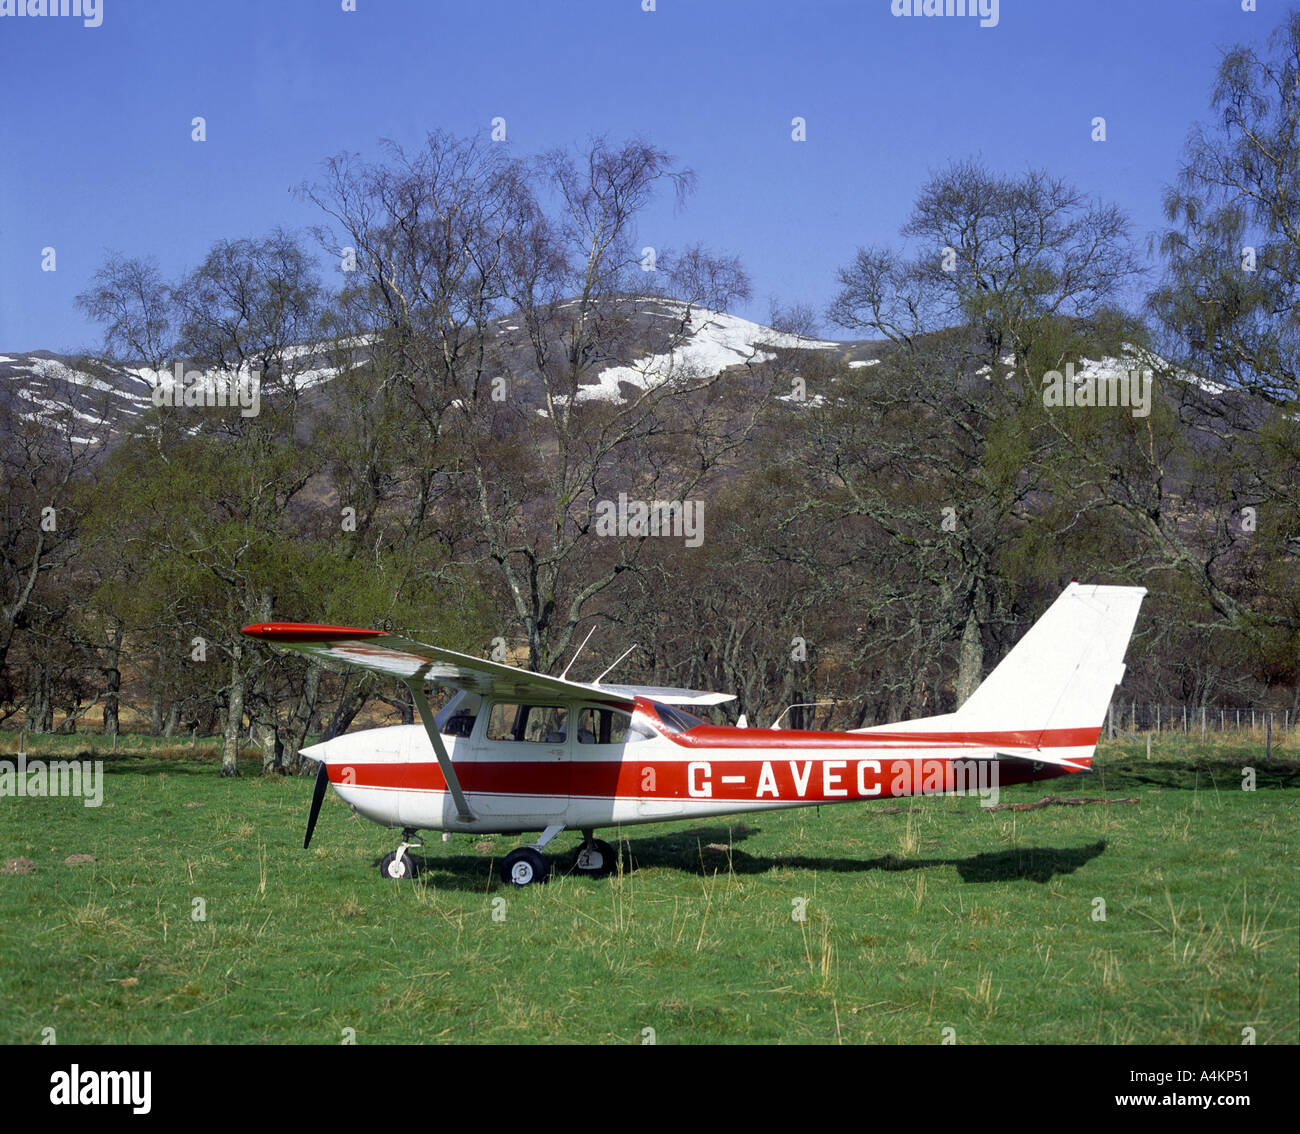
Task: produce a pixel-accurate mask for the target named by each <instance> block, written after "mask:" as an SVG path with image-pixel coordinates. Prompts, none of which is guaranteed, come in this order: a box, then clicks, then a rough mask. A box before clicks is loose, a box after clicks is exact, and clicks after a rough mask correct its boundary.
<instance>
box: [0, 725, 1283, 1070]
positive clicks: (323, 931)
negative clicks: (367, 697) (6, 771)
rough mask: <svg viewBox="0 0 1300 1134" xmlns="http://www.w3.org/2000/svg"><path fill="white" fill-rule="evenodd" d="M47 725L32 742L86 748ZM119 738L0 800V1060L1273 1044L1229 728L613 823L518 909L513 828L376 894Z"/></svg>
mask: <svg viewBox="0 0 1300 1134" xmlns="http://www.w3.org/2000/svg"><path fill="white" fill-rule="evenodd" d="M48 739H49V738H44V737H41V738H31V737H29V738H28V748H29V750H30V749H32V748H33V746H34V744H35V747H36V750H37V751H38V752H45V753H48V754H55V753H57V754H58V755H60V756H69V755H76V754H78V753H79V752H81V751H84V750H87V745H88V744H93V745H95V746H98V745H99V744H100V743H101V739H100V738H87V737H71V738H55V739H54V742H53V743H54V746H53V747H45V745H46V742H47V740H48ZM126 740H127V738H123V741H124V742H125V741H126ZM65 742H66V743H65ZM208 744H209V749H210V750H211V751H214V752H215V746H214V745H212V744H211V743H210V742H208ZM124 746H126V745H124V744H120V746H119V751H122V750H123V747H124ZM8 747H9V749H10V751H12V750H13V746H12V745H10V746H8ZM126 747H127V750H128V751H140V752H141V754H140V755H137V756H131V757H121V758H118V759H114V760H112V761H109V762H108V764H107V768H106V771H107V776H106V785H105V788H104V805H103V806H102V807H100V808H86V807H83V806H82V802H81V800H79V799H58V798H56V799H12V798H6V799H0V859H4V860H8V859H12V858H15V857H17V856H19V855H22V856H25V857H27V858H29V859H31V860H32V861H33V862H34V863H35V864H36V871H35V873H32V874H25V875H3V876H0V972H2V973H3V976H2V977H0V1040H3V1041H4V1042H9V1043H39V1042H40V1041H41V1038H42V1030H43V1029H45V1028H50V1027H53V1028H55V1029H56V1035H57V1040H58V1042H59V1043H61V1044H68V1043H146V1042H149V1043H195V1042H205V1043H259V1042H269V1043H338V1042H340V1041H341V1040H342V1039H343V1038H344V1037H345V1034H346V1033H345V1031H344V1029H349V1028H351V1029H355V1032H356V1040H357V1042H359V1043H383V1042H416V1041H424V1042H437V1041H444V1042H475V1041H480V1042H522V1043H554V1042H598V1043H640V1042H642V1041H643V1038H645V1037H647V1036H648V1033H647V1031H646V1029H653V1030H654V1036H655V1038H656V1040H657V1042H659V1043H681V1042H776V1041H780V1042H792V1043H800V1042H814V1043H824V1042H836V1041H839V1040H842V1041H843V1042H846V1043H862V1042H873V1043H880V1042H885V1043H938V1042H940V1041H941V1040H942V1039H943V1038H944V1036H945V1032H944V1029H945V1028H952V1029H954V1037H955V1039H956V1041H957V1042H958V1043H995V1042H1003V1043H1005V1042H1012V1043H1052V1044H1055V1043H1097V1042H1099V1043H1160V1044H1164V1043H1229V1044H1237V1043H1240V1042H1241V1038H1242V1029H1243V1028H1245V1027H1252V1028H1254V1029H1255V1030H1256V1034H1257V1038H1258V1042H1260V1043H1296V1042H1297V1041H1298V1040H1300V1034H1298V1028H1300V1024H1298V1021H1297V988H1300V971H1298V956H1297V954H1298V947H1297V945H1298V941H1300V932H1298V929H1297V927H1298V926H1300V908H1298V907H1300V894H1298V893H1297V889H1298V888H1297V885H1296V881H1295V879H1296V867H1297V857H1298V856H1300V851H1298V850H1297V846H1298V840H1297V838H1296V835H1297V826H1298V824H1297V818H1298V817H1300V816H1298V812H1297V807H1298V805H1300V774H1298V769H1300V765H1298V764H1297V762H1296V761H1295V758H1294V756H1295V750H1294V741H1292V742H1291V747H1290V748H1289V749H1285V748H1284V749H1279V748H1276V747H1275V754H1276V755H1277V758H1275V760H1274V761H1273V763H1272V765H1266V764H1265V763H1264V761H1263V758H1262V747H1256V746H1254V745H1253V744H1252V743H1251V741H1250V739H1249V738H1244V737H1236V738H1232V739H1230V740H1221V739H1219V738H1211V741H1210V742H1209V743H1208V744H1207V745H1204V746H1203V745H1201V744H1200V743H1199V741H1198V740H1195V739H1184V738H1182V737H1180V736H1175V737H1170V736H1166V737H1162V738H1161V739H1160V741H1159V742H1158V743H1157V745H1156V748H1155V751H1154V753H1153V755H1154V758H1153V759H1152V760H1150V761H1148V760H1146V759H1145V741H1144V740H1143V739H1139V740H1135V741H1127V742H1122V743H1117V744H1112V745H1108V746H1106V748H1105V750H1104V753H1103V756H1102V758H1101V760H1100V761H1099V771H1098V772H1097V773H1096V774H1094V775H1091V776H1075V777H1069V778H1067V779H1058V780H1053V781H1049V782H1046V783H1043V784H1039V785H1033V786H1028V787H1020V788H1010V789H1005V790H1004V792H1003V802H1028V801H1031V800H1034V799H1036V798H1041V797H1042V796H1044V795H1058V796H1070V795H1087V796H1101V795H1105V796H1110V797H1129V796H1132V797H1136V798H1137V800H1138V802H1137V803H1136V804H1113V805H1109V806H1102V805H1083V806H1076V807H1058V806H1050V807H1046V808H1042V809H1039V810H1033V811H1021V812H1017V811H997V812H990V811H988V810H985V809H982V808H980V807H979V805H978V801H977V800H975V799H960V798H952V797H941V798H925V799H913V800H900V801H886V802H884V803H880V804H870V803H868V804H849V805H842V806H837V807H826V808H822V809H821V810H820V812H817V811H814V810H801V811H789V812H769V813H765V814H759V815H757V816H753V817H751V818H749V819H746V820H740V819H737V820H731V821H729V820H725V819H723V820H711V821H705V822H700V823H671V824H658V825H655V826H647V827H635V828H627V829H625V830H624V831H623V836H624V838H626V839H628V840H630V845H631V850H632V853H633V854H634V855H635V859H636V863H637V869H635V870H633V871H631V872H628V873H624V874H622V875H620V876H616V877H613V878H609V879H604V880H593V879H580V878H576V877H567V876H563V875H562V874H558V873H557V874H556V875H553V878H552V881H551V882H550V883H549V884H548V885H546V886H540V887H531V888H529V889H527V890H523V891H516V890H513V889H511V888H508V887H505V886H502V885H501V884H500V883H499V882H498V881H497V878H496V869H495V867H496V864H497V863H498V862H499V861H500V858H501V856H502V855H504V854H505V852H506V851H508V850H509V849H510V848H511V847H513V846H515V845H517V844H518V842H520V841H521V840H519V839H516V838H513V837H507V836H497V837H491V838H477V837H471V836H464V835H458V836H456V837H455V839H454V840H453V841H452V842H451V843H450V844H443V843H442V842H440V841H438V837H437V836H436V835H434V836H432V837H431V839H430V842H429V845H428V847H427V848H426V850H425V852H424V854H423V856H421V854H420V853H419V852H417V853H416V855H415V857H416V862H417V865H418V866H422V868H423V869H422V873H421V876H420V877H419V878H418V879H417V880H415V881H413V882H411V881H408V882H404V883H392V882H386V881H384V880H383V879H381V878H380V876H379V872H378V861H379V859H380V857H381V856H382V855H383V854H384V853H385V852H387V851H389V850H391V849H393V847H394V846H395V845H396V842H397V839H396V838H395V837H394V835H393V833H390V832H387V831H385V830H383V829H382V828H380V827H377V826H375V825H374V824H371V823H368V822H365V821H363V820H358V819H356V818H354V817H352V816H351V815H350V814H349V812H348V811H347V809H346V808H345V807H344V806H343V805H342V804H341V803H340V802H339V801H338V799H337V798H336V797H334V796H333V795H331V796H330V797H329V798H328V800H327V803H326V806H325V808H324V809H323V811H322V815H321V820H320V824H319V826H318V828H317V832H316V837H315V840H314V843H313V846H312V849H311V851H309V852H304V851H303V850H302V849H301V848H302V829H303V826H304V823H305V819H306V812H307V805H308V800H309V798H310V793H311V782H310V780H309V779H292V780H285V779H281V778H278V777H273V778H263V777H262V776H260V775H258V774H256V772H257V768H258V764H257V762H256V761H255V760H250V761H249V762H248V764H247V766H246V772H247V773H248V774H246V775H244V776H243V777H241V778H240V779H238V780H222V779H220V778H219V777H217V776H216V775H215V765H214V758H213V757H211V756H208V757H204V758H191V756H190V752H189V749H188V741H185V742H183V743H181V744H177V743H175V742H172V743H171V744H170V745H164V744H159V745H157V746H152V745H142V746H140V747H139V748H136V747H131V746H126ZM92 750H93V749H92ZM204 751H206V750H205V749H204V748H203V747H200V749H199V750H198V752H199V753H200V754H202V753H203V752H204ZM1245 763H1249V764H1251V765H1252V766H1254V767H1255V768H1256V770H1257V772H1256V774H1257V790H1255V791H1253V792H1246V791H1242V790H1241V783H1242V776H1241V767H1242V765H1243V764H1245ZM606 837H607V838H608V837H611V833H606ZM575 843H576V836H575V835H570V834H566V835H563V836H561V837H560V839H559V840H557V842H556V843H554V844H552V846H551V847H550V848H548V854H549V857H550V859H551V861H552V864H553V869H554V868H555V867H556V866H557V865H567V862H568V860H569V858H570V855H571V850H572V848H573V846H574V845H575ZM73 854H92V855H95V856H96V858H97V861H96V862H94V863H87V864H82V865H65V864H64V859H65V858H66V857H67V856H69V855H73ZM1098 898H1101V899H1103V900H1104V902H1105V912H1106V917H1105V920H1104V921H1101V920H1094V910H1095V909H1096V906H1095V899H1098ZM195 899H202V902H203V904H204V906H205V907H206V920H202V921H197V920H194V917H193V910H194V900H195ZM798 900H802V901H798ZM801 905H802V908H803V912H804V920H802V921H798V920H795V919H794V918H792V914H793V913H795V912H796V910H797V909H798V908H799V907H800V906H801ZM494 914H495V915H496V916H495V917H494Z"/></svg>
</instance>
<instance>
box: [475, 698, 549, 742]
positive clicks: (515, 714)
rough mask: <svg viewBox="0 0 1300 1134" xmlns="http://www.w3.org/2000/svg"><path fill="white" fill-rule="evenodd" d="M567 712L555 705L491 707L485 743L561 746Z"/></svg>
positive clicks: (500, 704)
mask: <svg viewBox="0 0 1300 1134" xmlns="http://www.w3.org/2000/svg"><path fill="white" fill-rule="evenodd" d="M567 722H568V710H566V709H564V708H561V707H559V706H557V705H506V704H502V703H497V704H495V705H493V706H492V712H491V713H490V714H489V716H488V726H487V738H488V740H522V741H528V742H531V743H533V744H563V743H564V737H565V732H566V727H567Z"/></svg>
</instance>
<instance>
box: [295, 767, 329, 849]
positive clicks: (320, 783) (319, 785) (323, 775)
mask: <svg viewBox="0 0 1300 1134" xmlns="http://www.w3.org/2000/svg"><path fill="white" fill-rule="evenodd" d="M329 786H330V773H329V769H328V768H327V767H326V766H325V761H324V760H322V761H321V762H320V764H319V765H318V766H317V768H316V790H315V791H313V792H312V793H311V811H310V813H309V814H308V815H307V837H306V838H305V839H303V841H302V849H303V850H306V849H307V848H308V847H309V846H310V845H311V833H312V832H313V831H314V830H316V818H317V816H318V815H320V805H321V804H322V803H323V802H324V801H325V789H326V788H328V787H329Z"/></svg>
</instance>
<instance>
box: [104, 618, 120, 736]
mask: <svg viewBox="0 0 1300 1134" xmlns="http://www.w3.org/2000/svg"><path fill="white" fill-rule="evenodd" d="M121 655H122V631H121V628H120V627H115V628H114V630H113V633H112V635H111V636H110V638H109V640H108V646H107V647H106V649H105V653H104V678H105V682H106V685H107V689H106V695H105V697H104V735H105V736H116V735H117V733H118V705H119V700H118V694H119V693H120V692H121V691H122V671H121V670H120V669H119V668H118V662H119V659H120V658H121Z"/></svg>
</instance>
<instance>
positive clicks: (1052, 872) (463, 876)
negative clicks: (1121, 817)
mask: <svg viewBox="0 0 1300 1134" xmlns="http://www.w3.org/2000/svg"><path fill="white" fill-rule="evenodd" d="M757 833H758V829H757V828H747V829H744V828H742V829H736V828H731V829H728V828H726V827H700V828H693V829H692V830H689V831H681V832H677V833H675V834H671V835H656V836H652V837H650V838H644V839H637V838H632V839H631V840H630V842H631V857H632V863H631V869H632V870H646V869H649V868H651V867H666V868H669V869H672V870H680V871H682V872H683V873H686V874H696V875H700V876H701V877H708V876H711V875H713V874H715V873H717V874H727V873H733V874H766V873H768V872H769V871H771V870H821V871H830V872H832V873H839V874H855V873H865V872H866V871H870V870H883V871H889V872H894V871H905V870H929V869H934V868H936V867H941V866H951V867H954V868H955V869H956V871H957V873H958V875H959V876H960V877H961V879H962V881H963V882H1047V881H1049V880H1050V879H1052V878H1054V877H1056V876H1057V875H1059V874H1073V873H1074V872H1075V871H1076V870H1079V869H1080V868H1081V867H1083V866H1085V865H1087V863H1088V862H1090V861H1091V860H1092V859H1094V858H1096V857H1097V856H1099V855H1100V854H1102V853H1103V852H1104V851H1105V850H1106V843H1105V842H1104V841H1101V842H1096V843H1092V844H1091V845H1089V846H1084V847H1016V848H1013V849H1011V850H1001V851H989V852H986V853H983V854H976V855H971V856H969V857H967V858H930V857H926V858H919V857H918V858H903V857H899V856H898V855H893V854H888V855H884V856H882V857H879V858H834V857H821V858H812V857H804V856H800V855H775V856H766V855H751V854H747V853H746V852H745V851H743V850H741V849H739V848H738V847H737V846H736V844H737V842H739V841H740V840H741V839H745V838H748V837H749V836H750V835H754V834H757ZM620 850H621V852H622V854H623V855H624V864H625V867H624V868H625V869H626V868H627V866H626V863H627V858H626V855H627V852H628V843H627V842H624V843H623V844H622V846H621V848H620ZM548 857H549V858H550V861H551V876H552V877H556V876H558V875H562V874H565V873H567V872H568V869H569V867H570V866H571V864H572V857H573V852H572V849H571V848H565V849H563V850H561V851H557V852H555V853H554V854H551V855H549V856H548ZM412 858H413V860H414V863H415V872H416V879H417V880H418V881H420V882H422V883H423V884H424V885H427V886H433V887H435V888H438V889H445V890H472V891H476V892H479V893H481V892H482V891H483V888H484V885H485V883H488V882H490V881H492V880H495V879H496V877H497V867H498V866H499V864H500V863H499V860H489V859H487V858H484V857H481V856H477V855H448V856H445V857H444V856H441V855H428V856H420V855H418V854H416V855H413V856H412ZM378 866H379V859H378V858H376V859H375V867H376V868H378Z"/></svg>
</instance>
